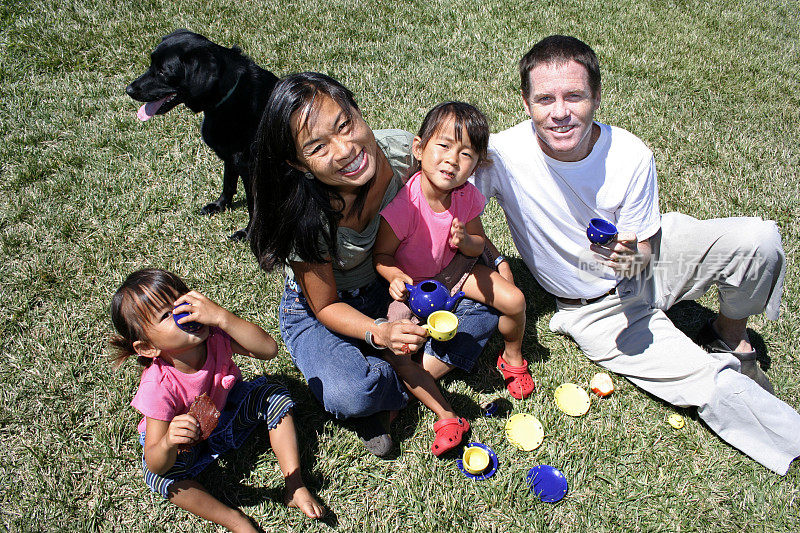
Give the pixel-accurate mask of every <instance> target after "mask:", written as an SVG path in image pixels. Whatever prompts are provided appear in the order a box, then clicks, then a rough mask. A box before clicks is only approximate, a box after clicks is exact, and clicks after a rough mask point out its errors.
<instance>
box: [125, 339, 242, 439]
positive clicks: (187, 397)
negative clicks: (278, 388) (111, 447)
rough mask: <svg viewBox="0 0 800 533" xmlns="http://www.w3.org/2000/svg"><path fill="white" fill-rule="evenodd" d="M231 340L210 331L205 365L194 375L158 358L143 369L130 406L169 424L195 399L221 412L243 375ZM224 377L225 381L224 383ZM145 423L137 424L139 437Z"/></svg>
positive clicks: (143, 421) (187, 409) (184, 411)
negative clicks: (205, 400)
mask: <svg viewBox="0 0 800 533" xmlns="http://www.w3.org/2000/svg"><path fill="white" fill-rule="evenodd" d="M232 353H233V350H232V349H231V338H230V337H229V336H228V334H227V333H225V332H224V331H222V330H221V329H218V328H213V327H212V328H210V331H209V333H208V339H206V364H205V365H203V368H202V369H200V370H198V371H197V372H195V373H194V374H184V373H183V372H180V371H179V370H176V369H175V367H174V366H172V365H169V364H167V363H165V362H164V361H162V360H161V359H159V358H156V359H154V360H153V362H152V364H151V365H150V366H149V367H147V368H145V369H144V372H142V378H141V380H140V381H139V389H138V390H137V391H136V395H135V396H134V397H133V401H131V405H132V406H133V407H135V408H136V410H137V411H139V412H140V413H142V414H143V415H144V416H146V417H147V416H149V417H150V418H155V419H156V420H164V421H167V422H169V421H171V420H172V419H173V418H175V417H176V416H178V415H182V414H184V413H187V412H188V411H189V406H190V405H192V402H193V401H194V399H195V398H196V397H197V396H200V395H201V394H203V393H204V392H205V393H206V394H208V396H209V397H210V398H211V400H212V401H213V402H214V405H216V406H217V409H219V410H220V411H222V409H223V408H224V407H225V402H226V401H227V399H228V391H229V390H230V389H231V388H232V387H233V385H234V383H235V382H236V381H238V380H240V379H242V372H241V371H240V370H239V367H237V366H236V363H234V362H233V359H231V354H232ZM227 376H230V377H227ZM226 377H227V379H226ZM145 428H146V420H145V419H144V418H143V419H142V421H141V422H139V426H138V430H139V433H142V432H143V431H145Z"/></svg>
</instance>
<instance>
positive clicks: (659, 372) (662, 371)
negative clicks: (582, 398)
mask: <svg viewBox="0 0 800 533" xmlns="http://www.w3.org/2000/svg"><path fill="white" fill-rule="evenodd" d="M661 227H662V230H661V234H660V235H656V236H655V237H654V238H653V239H651V242H652V246H653V259H652V261H651V264H650V266H648V268H647V269H646V270H645V272H643V273H642V274H640V275H639V276H637V277H635V278H631V279H625V280H623V281H622V282H621V283H620V284H619V286H618V287H617V291H616V294H613V295H609V296H607V297H605V298H602V299H601V300H599V301H596V302H593V303H591V304H588V305H580V304H576V305H569V304H564V303H561V302H559V303H558V312H557V313H556V314H555V315H554V316H553V318H552V319H551V321H550V329H551V330H553V331H555V332H560V333H563V334H566V335H569V336H570V337H572V338H573V339H575V342H577V343H578V345H579V346H580V348H581V350H583V352H584V353H585V354H586V355H587V356H588V357H589V359H591V360H592V361H594V362H596V363H597V364H599V365H601V366H603V367H605V368H607V369H609V370H611V371H612V372H615V373H617V374H619V375H622V376H625V377H626V378H628V379H629V380H630V381H631V382H632V383H633V384H635V385H636V386H638V387H640V388H642V389H644V390H645V391H647V392H649V393H650V394H653V395H655V396H657V397H659V398H661V399H663V400H665V401H667V402H669V403H671V404H673V405H677V406H680V407H689V406H695V407H697V413H698V415H699V416H700V418H702V419H703V421H705V423H706V424H708V426H709V427H710V428H711V429H712V430H713V431H714V432H716V433H717V435H719V436H720V437H721V438H722V439H724V440H725V441H727V442H728V443H730V444H731V445H732V446H735V447H736V448H738V449H739V450H741V451H742V452H744V453H746V454H747V455H749V456H750V457H752V458H753V459H755V460H756V461H758V462H759V463H761V464H762V465H764V466H766V467H767V468H769V469H770V470H772V471H774V472H777V473H778V474H781V475H785V474H786V472H787V470H788V469H789V465H790V463H791V462H792V460H794V459H795V458H796V457H798V455H800V415H798V413H797V412H796V411H795V410H794V409H792V407H790V406H789V405H788V404H786V403H784V402H783V401H781V400H779V399H778V398H776V397H775V396H772V395H771V394H769V393H768V392H766V391H765V390H764V389H762V388H761V387H759V386H758V385H757V384H756V383H755V382H754V381H753V380H751V379H750V378H748V377H745V376H743V375H742V374H740V373H739V372H738V370H739V366H740V365H739V360H738V359H736V358H735V357H733V356H732V355H730V354H724V353H710V354H709V353H706V352H705V351H704V350H703V349H702V348H700V347H699V346H697V345H696V344H694V343H693V342H692V341H691V340H690V339H689V338H688V337H687V336H686V335H684V334H683V333H682V332H681V331H680V330H678V329H677V328H676V327H675V326H674V325H673V324H672V322H671V321H670V320H669V318H667V316H666V315H665V314H664V310H666V309H669V308H670V307H671V306H672V305H673V304H675V303H676V302H679V301H681V300H694V299H696V298H699V297H700V296H702V295H703V294H705V292H706V291H707V290H708V289H709V288H710V287H711V285H717V287H718V289H719V296H720V312H721V313H722V314H724V315H725V316H727V317H729V318H733V319H740V318H746V317H748V316H750V315H754V314H758V313H761V312H764V311H766V314H767V318H769V319H771V320H776V319H777V318H778V310H779V306H780V298H781V293H782V290H783V275H784V269H785V256H784V253H783V248H782V247H781V241H780V234H779V233H778V229H777V227H776V225H775V223H774V222H772V221H764V220H761V219H760V218H726V219H713V220H697V219H695V218H692V217H689V216H686V215H682V214H680V213H668V214H665V215H664V216H663V217H662V226H661Z"/></svg>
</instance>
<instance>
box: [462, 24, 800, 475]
mask: <svg viewBox="0 0 800 533" xmlns="http://www.w3.org/2000/svg"><path fill="white" fill-rule="evenodd" d="M520 76H521V79H522V99H523V104H524V106H525V112H526V113H527V114H528V116H530V117H531V120H529V121H525V122H523V123H521V124H518V125H516V126H514V127H512V128H510V129H508V130H505V131H503V132H500V133H498V134H495V135H492V137H491V139H490V143H489V148H490V154H489V155H490V158H491V160H492V165H489V166H488V167H484V168H482V169H480V170H479V171H478V173H477V174H476V176H475V184H476V185H477V186H478V188H479V189H480V190H481V191H482V192H483V193H484V195H485V196H486V197H487V198H489V197H492V196H493V197H495V198H496V199H497V201H498V202H499V203H500V206H501V207H502V208H503V210H504V211H505V215H506V219H507V221H508V225H509V228H510V230H511V235H512V237H513V239H514V243H515V244H516V247H517V249H518V251H519V253H520V255H521V256H522V258H523V260H524V261H525V264H526V265H527V266H528V268H529V269H530V270H531V272H532V273H533V275H534V277H535V278H536V280H537V281H538V282H539V284H540V285H541V286H542V287H543V288H544V289H545V290H546V291H547V292H549V293H551V294H552V295H554V296H555V297H556V305H557V308H558V310H557V312H556V313H555V315H554V316H553V318H552V320H551V321H550V328H551V329H552V330H553V331H557V332H561V333H564V334H566V335H569V336H571V337H572V338H573V339H574V340H575V341H576V342H577V343H578V345H579V346H580V347H581V349H582V350H583V352H584V353H585V354H586V355H587V356H588V357H589V358H590V359H591V360H592V361H595V362H596V363H598V364H600V365H602V366H603V367H605V368H608V369H609V370H612V371H613V372H616V373H617V374H620V375H623V376H625V377H626V378H628V379H629V380H630V381H631V382H632V383H634V384H635V385H637V386H639V387H641V388H642V389H644V390H646V391H648V392H649V393H651V394H653V395H655V396H658V397H659V398H662V399H664V400H665V401H668V402H670V403H672V404H674V405H678V406H682V407H688V406H695V407H697V412H698V415H699V416H700V418H702V419H703V420H704V421H705V422H706V423H707V424H708V426H709V427H710V428H711V429H712V430H714V431H715V432H716V433H717V434H718V435H719V436H720V437H721V438H723V439H724V440H726V441H727V442H728V443H730V444H731V445H733V446H735V447H737V448H738V449H739V450H741V451H743V452H744V453H746V454H748V455H749V456H751V457H752V458H754V459H755V460H756V461H758V462H759V463H761V464H763V465H764V466H766V467H767V468H769V469H771V470H773V471H775V472H777V473H779V474H781V475H783V474H786V472H787V470H788V469H789V465H790V464H791V462H792V461H793V460H794V459H795V458H796V457H797V456H798V455H800V431H798V429H797V428H798V427H800V415H798V413H797V412H796V411H795V410H794V409H792V408H791V407H790V406H789V405H787V404H786V403H784V402H783V401H781V400H779V399H778V398H776V397H775V396H773V395H772V394H771V392H772V386H771V385H770V383H769V380H768V379H767V378H766V376H765V375H764V373H763V372H762V371H761V369H760V368H759V367H758V364H757V361H756V357H755V356H756V354H755V351H754V350H753V348H752V346H751V345H750V340H749V338H748V336H747V330H746V324H747V318H748V317H749V316H751V315H754V314H758V313H761V312H764V311H766V314H767V317H768V318H770V319H772V320H776V319H777V318H778V309H779V306H780V298H781V293H782V290H783V275H784V269H785V256H784V253H783V249H782V247H781V240H780V235H779V233H778V230H777V227H776V225H775V223H774V222H771V221H764V220H761V219H760V218H743V217H740V218H726V219H715V220H702V221H701V220H697V219H694V218H692V217H690V216H687V215H682V214H680V213H668V214H665V215H664V216H663V217H662V216H661V214H660V211H659V206H658V185H657V181H656V169H655V162H654V159H653V154H652V152H651V151H650V150H649V149H648V148H647V146H645V145H644V143H643V142H642V141H641V140H639V139H638V138H637V137H636V136H634V135H632V134H631V133H629V132H627V131H625V130H623V129H620V128H616V127H613V126H607V125H605V124H600V123H598V122H595V121H594V114H595V111H596V110H597V109H598V107H599V106H600V96H601V85H600V68H599V65H598V61H597V57H596V56H595V54H594V52H593V51H592V49H591V48H589V46H587V45H586V44H585V43H583V42H581V41H579V40H578V39H575V38H573V37H565V36H560V35H554V36H551V37H547V38H545V39H543V40H542V41H540V42H539V43H537V44H536V45H534V47H533V48H532V49H531V50H530V51H529V52H528V53H527V54H526V55H525V56H524V57H523V58H522V60H521V61H520ZM597 217H599V218H604V219H606V220H608V221H610V222H612V223H614V224H615V225H616V226H617V229H618V231H619V233H618V235H617V237H616V238H615V239H614V240H612V241H611V242H610V243H608V244H607V245H604V246H598V245H594V244H592V245H590V244H589V241H588V239H587V237H586V228H587V225H588V223H589V220H590V219H591V218H597ZM711 285H717V287H718V289H719V295H720V313H719V315H717V317H716V318H715V319H714V320H713V321H709V322H708V323H707V324H706V325H705V326H704V327H703V329H702V330H701V332H700V336H699V342H700V343H701V344H702V345H703V348H705V349H703V348H701V347H700V346H698V345H697V344H695V343H693V342H692V341H691V340H690V339H689V338H688V337H686V335H684V334H683V333H682V332H681V331H679V330H678V329H677V328H676V327H675V326H674V325H673V324H672V322H671V321H670V320H669V319H668V318H667V316H666V315H665V314H664V311H663V310H665V309H668V308H669V307H671V306H672V305H673V304H674V303H676V302H678V301H680V300H685V299H696V298H698V297H700V296H701V295H703V294H704V293H705V292H706V291H707V290H708V289H709V288H710V286H711Z"/></svg>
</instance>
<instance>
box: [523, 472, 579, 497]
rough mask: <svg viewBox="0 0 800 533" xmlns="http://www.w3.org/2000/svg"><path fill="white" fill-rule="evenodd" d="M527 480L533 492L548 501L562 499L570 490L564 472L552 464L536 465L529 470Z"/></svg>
mask: <svg viewBox="0 0 800 533" xmlns="http://www.w3.org/2000/svg"><path fill="white" fill-rule="evenodd" d="M526 480H527V482H528V487H529V488H530V490H531V492H532V493H534V494H535V495H536V497H537V498H539V499H540V500H541V501H543V502H546V503H555V502H557V501H560V500H561V498H563V497H564V496H566V495H567V491H568V490H569V485H568V484H567V478H565V477H564V472H562V471H561V470H559V469H558V468H554V467H552V466H550V465H539V466H534V467H533V468H531V469H530V470H528V476H527V478H526Z"/></svg>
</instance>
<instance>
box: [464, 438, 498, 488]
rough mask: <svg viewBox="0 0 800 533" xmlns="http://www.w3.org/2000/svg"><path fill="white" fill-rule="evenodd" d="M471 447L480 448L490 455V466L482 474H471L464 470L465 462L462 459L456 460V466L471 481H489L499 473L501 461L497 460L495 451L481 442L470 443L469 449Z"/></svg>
mask: <svg viewBox="0 0 800 533" xmlns="http://www.w3.org/2000/svg"><path fill="white" fill-rule="evenodd" d="M470 446H477V447H478V448H482V449H484V450H486V453H488V454H489V466H488V467H487V468H486V470H485V471H484V472H483V473H481V474H470V473H469V472H467V471H466V470H465V469H464V462H463V461H462V460H461V459H456V466H457V467H458V469H459V470H461V473H462V474H464V475H465V476H467V477H468V478H470V479H474V480H475V481H483V480H484V479H489V478H490V477H492V476H493V475H494V473H495V472H497V467H498V466H500V461H498V460H497V454H496V453H494V451H493V450H492V449H491V448H489V447H488V446H486V445H485V444H481V443H480V442H470V443H469V444H467V447H470Z"/></svg>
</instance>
